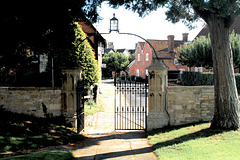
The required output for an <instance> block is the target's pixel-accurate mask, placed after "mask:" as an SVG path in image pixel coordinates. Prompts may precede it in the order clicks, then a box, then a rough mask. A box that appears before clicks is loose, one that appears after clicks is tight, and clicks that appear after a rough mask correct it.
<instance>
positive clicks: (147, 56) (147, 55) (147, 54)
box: [146, 53, 149, 61]
mask: <svg viewBox="0 0 240 160" xmlns="http://www.w3.org/2000/svg"><path fill="white" fill-rule="evenodd" d="M146 61H149V53H146Z"/></svg>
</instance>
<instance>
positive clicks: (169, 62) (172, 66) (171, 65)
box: [164, 60, 178, 70]
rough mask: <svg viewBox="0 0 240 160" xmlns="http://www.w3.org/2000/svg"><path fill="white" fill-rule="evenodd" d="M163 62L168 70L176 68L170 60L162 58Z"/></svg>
mask: <svg viewBox="0 0 240 160" xmlns="http://www.w3.org/2000/svg"><path fill="white" fill-rule="evenodd" d="M164 63H165V65H166V66H168V68H169V70H178V68H177V67H176V66H175V65H174V63H173V61H172V60H164Z"/></svg>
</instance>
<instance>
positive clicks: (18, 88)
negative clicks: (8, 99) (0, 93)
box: [0, 87, 62, 90]
mask: <svg viewBox="0 0 240 160" xmlns="http://www.w3.org/2000/svg"><path fill="white" fill-rule="evenodd" d="M1 89H4V90H6V89H7V90H62V88H61V87H0V90H1Z"/></svg>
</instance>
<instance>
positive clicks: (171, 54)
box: [128, 33, 188, 78]
mask: <svg viewBox="0 0 240 160" xmlns="http://www.w3.org/2000/svg"><path fill="white" fill-rule="evenodd" d="M182 36H183V38H182V40H174V35H169V36H168V37H167V40H148V41H149V42H150V44H151V45H152V46H153V47H154V49H155V50H156V52H157V56H158V57H159V58H168V59H165V60H164V63H165V64H166V66H168V68H169V73H174V72H176V73H177V74H178V73H179V72H180V71H188V67H187V66H183V65H181V64H179V63H178V60H177V59H178V56H177V54H176V51H177V49H178V47H180V46H181V45H183V44H184V43H186V42H188V33H183V34H182ZM155 58H156V55H155V54H154V52H153V51H152V49H151V48H150V46H149V44H148V43H146V42H138V43H137V45H136V51H135V60H133V61H132V62H131V63H130V64H129V65H128V71H129V75H136V76H141V77H143V78H145V76H146V75H148V70H146V69H145V68H146V67H148V66H149V65H150V64H151V62H152V60H153V59H155Z"/></svg>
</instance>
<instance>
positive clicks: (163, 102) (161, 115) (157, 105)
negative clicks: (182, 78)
mask: <svg viewBox="0 0 240 160" xmlns="http://www.w3.org/2000/svg"><path fill="white" fill-rule="evenodd" d="M146 69H148V72H149V77H148V78H149V79H148V80H149V91H148V100H149V106H148V115H147V130H152V129H157V128H162V127H164V126H168V125H171V126H177V125H184V124H189V123H196V122H208V121H211V120H212V118H213V114H214V86H168V67H167V66H166V65H165V64H164V62H163V61H162V60H153V61H152V63H151V65H150V66H149V67H147V68H146Z"/></svg>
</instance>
